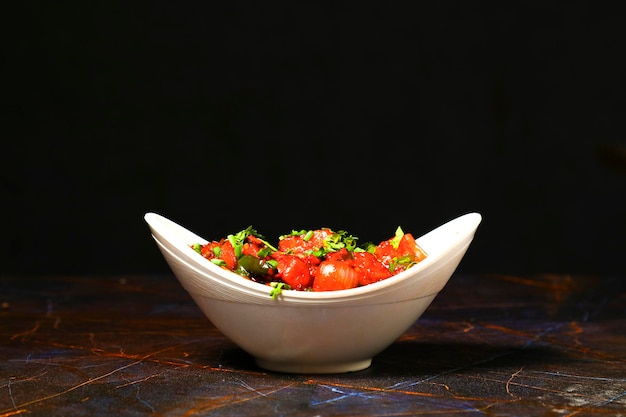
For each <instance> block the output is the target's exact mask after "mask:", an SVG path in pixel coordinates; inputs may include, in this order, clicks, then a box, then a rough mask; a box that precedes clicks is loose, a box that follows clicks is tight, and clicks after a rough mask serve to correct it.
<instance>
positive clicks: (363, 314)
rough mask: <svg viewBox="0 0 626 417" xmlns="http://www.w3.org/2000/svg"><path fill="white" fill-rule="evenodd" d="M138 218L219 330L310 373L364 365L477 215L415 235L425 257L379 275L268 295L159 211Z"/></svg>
mask: <svg viewBox="0 0 626 417" xmlns="http://www.w3.org/2000/svg"><path fill="white" fill-rule="evenodd" d="M144 218H145V221H146V222H147V224H148V226H149V228H150V231H151V233H152V237H153V238H154V240H155V242H156V244H157V246H158V248H159V250H160V251H161V253H162V255H163V257H164V258H165V261H166V262H167V264H168V265H169V267H170V268H171V270H172V272H173V273H174V275H175V276H176V278H177V279H178V280H179V282H180V284H181V285H182V286H183V288H184V289H185V290H186V291H187V292H188V293H189V294H190V296H191V298H192V299H193V300H194V301H195V302H196V304H197V305H198V307H199V308H200V309H201V310H202V312H203V313H204V314H205V315H206V317H207V318H208V319H209V320H210V321H211V323H213V325H214V326H215V327H216V328H217V329H218V330H220V331H221V332H222V333H223V334H224V335H225V336H226V337H228V338H229V339H230V340H232V341H233V342H234V343H235V344H237V345H238V346H239V347H240V348H241V349H243V350H244V351H246V352H248V353H249V354H250V355H252V356H253V357H254V359H255V361H256V363H257V365H258V366H260V367H261V368H264V369H266V370H270V371H277V372H287V373H315V374H322V373H343V372H351V371H359V370H362V369H365V368H367V367H369V366H370V365H371V363H372V359H373V357H374V356H375V355H377V354H378V353H380V352H381V351H383V350H384V349H385V348H387V347H388V346H389V345H391V344H392V343H393V342H394V341H396V340H397V339H398V338H399V337H400V336H401V335H402V334H403V333H404V332H405V331H406V330H408V328H409V327H410V326H411V325H412V324H413V323H414V322H415V321H416V320H417V319H418V318H419V317H420V316H421V315H422V313H423V312H424V311H425V310H426V308H428V306H429V305H430V304H431V302H432V301H433V299H434V298H435V297H436V296H437V294H438V293H439V292H440V291H441V289H442V288H443V287H444V286H445V285H446V283H447V282H448V280H449V279H450V277H451V276H452V275H453V273H454V271H455V270H456V268H457V266H458V265H459V263H460V262H461V259H462V258H463V256H464V255H465V253H466V251H467V249H468V247H469V245H470V243H471V242H472V240H473V238H474V234H475V232H476V229H477V228H478V225H479V224H480V222H481V220H482V218H481V215H480V214H478V213H468V214H464V215H462V216H459V217H457V218H455V219H453V220H450V221H448V222H446V223H444V224H442V225H441V226H439V227H437V228H435V229H434V230H432V231H430V232H428V233H426V234H425V235H423V236H421V237H419V238H417V239H416V241H417V243H418V244H419V245H420V246H421V247H422V249H424V251H425V252H426V254H427V257H426V259H424V260H423V261H421V262H420V263H418V264H416V265H415V266H413V267H411V268H409V269H408V270H406V271H404V272H402V273H399V274H397V275H395V276H392V277H390V278H387V279H385V280H382V281H379V282H375V283H373V284H369V285H365V286H362V287H357V288H352V289H348V290H339V291H324V292H309V291H295V290H283V291H282V292H281V293H280V295H279V296H277V297H275V298H272V297H271V296H270V287H269V286H267V285H264V284H260V283H257V282H253V281H250V280H248V279H245V278H243V277H241V276H239V275H237V274H235V273H234V272H231V271H228V270H226V269H223V268H221V267H219V266H217V265H215V264H213V263H212V262H211V261H209V260H208V259H205V258H204V257H202V256H201V255H200V254H198V253H197V252H196V251H195V250H193V249H192V248H191V247H190V245H192V244H194V243H200V244H204V243H207V240H206V239H204V238H202V237H200V236H198V235H196V234H195V233H193V232H191V231H190V230H188V229H186V228H184V227H182V226H181V225H179V224H177V223H175V222H173V221H171V220H169V219H167V218H165V217H163V216H162V215H160V214H156V213H147V214H146V215H145V217H144ZM218 239H219V238H218Z"/></svg>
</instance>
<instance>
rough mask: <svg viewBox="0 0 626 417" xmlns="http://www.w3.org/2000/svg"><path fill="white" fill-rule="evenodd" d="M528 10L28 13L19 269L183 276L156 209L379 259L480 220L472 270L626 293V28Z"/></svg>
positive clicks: (13, 35) (580, 14)
mask: <svg viewBox="0 0 626 417" xmlns="http://www.w3.org/2000/svg"><path fill="white" fill-rule="evenodd" d="M515 4H516V3H509V2H502V3H500V2H494V3H485V2H473V1H434V2H433V1H431V2H378V3H377V4H373V5H372V4H370V3H364V2H349V3H344V2H334V3H328V4H318V3H313V2H290V3H284V4H280V5H277V4H271V5H270V4H267V3H265V2H238V1H229V2H206V3H205V2H197V3H186V2H171V3H168V2H158V1H155V2H147V3H141V4H140V3H138V2H119V3H116V2H58V1H50V2H40V3H37V2H20V4H19V6H14V10H10V11H9V12H7V13H4V17H3V21H4V25H3V27H4V28H5V30H4V32H5V35H4V36H3V37H4V42H3V43H4V46H3V52H2V56H3V58H2V71H3V73H4V75H3V87H2V96H1V100H2V101H1V106H2V108H1V111H2V119H3V121H2V126H3V127H2V131H3V132H4V133H3V134H2V136H3V139H2V143H3V145H2V151H1V153H0V163H1V166H0V196H1V197H0V198H1V207H2V208H1V212H0V213H1V214H2V224H3V226H2V233H1V238H0V243H1V245H2V246H1V247H0V261H1V264H0V265H1V266H0V272H1V273H12V274H25V275H26V274H35V273H47V274H74V273H76V274H108V273H121V274H126V273H128V274H133V273H155V272H156V273H158V272H164V271H167V267H166V265H165V262H164V261H163V260H162V258H161V257H160V254H159V253H158V251H157V248H156V245H155V244H154V242H153V241H152V240H151V238H150V235H149V231H148V228H147V225H146V224H145V223H144V221H143V215H144V213H146V212H148V211H155V212H158V213H161V214H163V215H165V216H166V217H169V218H171V219H173V220H175V221H177V222H179V223H181V224H183V225H186V226H188V227H189V228H191V229H192V230H194V231H195V232H197V233H198V234H200V235H202V236H204V237H206V238H208V239H213V238H219V237H222V236H224V235H225V234H227V233H232V232H236V231H238V230H241V229H242V228H245V227H247V226H248V225H253V226H254V227H255V228H256V229H257V230H259V231H260V232H262V233H264V234H265V235H266V236H267V237H269V238H274V237H277V236H278V235H279V234H282V233H286V232H288V231H290V230H291V229H293V228H296V229H300V228H310V227H311V228H312V227H320V226H328V227H332V228H334V229H345V230H348V231H349V232H351V233H352V234H355V235H358V236H359V237H360V238H361V240H364V241H380V240H382V239H386V238H388V237H390V236H391V235H392V234H393V232H394V231H395V228H396V227H397V226H398V225H401V226H402V227H403V229H404V230H405V231H410V232H413V233H414V234H415V235H420V234H422V233H424V232H426V231H428V230H430V229H432V228H434V227H436V226H438V225H439V224H441V223H443V222H445V221H447V220H450V219H452V218H454V217H456V216H458V215H460V214H464V213H467V212H470V211H478V212H480V213H481V214H482V215H483V223H482V225H481V226H480V228H479V231H478V233H477V235H476V239H475V241H474V243H473V244H472V247H471V248H470V251H469V252H468V254H467V255H466V258H465V259H464V261H463V263H462V264H461V267H460V270H461V271H464V272H496V273H534V272H548V273H550V272H555V273H579V274H588V273H589V274H614V273H623V272H624V269H625V268H624V260H623V256H624V250H625V249H626V245H625V238H624V236H625V233H626V220H625V216H624V215H625V213H626V204H625V203H624V198H623V196H624V190H625V181H626V175H624V172H623V171H622V170H620V169H619V167H616V166H614V165H612V164H609V163H607V161H606V158H603V153H602V150H603V149H605V147H607V146H613V145H617V146H623V145H624V141H625V132H626V129H625V127H624V120H625V117H624V116H625V110H626V102H625V99H624V92H625V90H624V75H625V69H626V67H625V66H624V64H623V63H622V57H623V55H624V50H625V48H624V42H623V41H622V38H623V35H624V28H625V27H626V19H625V18H624V15H623V14H620V13H618V12H617V11H616V10H611V9H609V8H607V4H612V3H607V2H591V1H572V2H565V3H563V5H559V3H557V2H550V1H547V2H546V1H542V2H520V3H518V4H517V5H515ZM609 156H610V155H609Z"/></svg>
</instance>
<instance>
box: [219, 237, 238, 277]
mask: <svg viewBox="0 0 626 417" xmlns="http://www.w3.org/2000/svg"><path fill="white" fill-rule="evenodd" d="M220 249H221V250H222V253H221V255H220V259H221V260H223V261H224V262H226V265H227V266H228V269H230V270H231V271H232V270H234V269H235V268H236V267H237V255H235V248H233V245H232V244H231V243H230V241H229V240H228V239H224V240H223V241H222V245H221V247H220Z"/></svg>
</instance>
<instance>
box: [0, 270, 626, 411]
mask: <svg viewBox="0 0 626 417" xmlns="http://www.w3.org/2000/svg"><path fill="white" fill-rule="evenodd" d="M0 303H1V306H0V416H2V417H5V416H14V415H29V416H97V415H106V416H143V415H155V416H204V415H211V416H214V415H215V416H222V415H224V416H226V415H242V416H258V415H272V416H283V415H284V416H338V415H342V416H346V415H361V416H400V415H494V416H505V415H507V416H508V415H510V416H596V415H598V416H599V415H602V416H608V415H611V416H615V415H626V277H587V276H565V275H538V276H524V277H520V276H505V275H472V276H466V275H455V276H453V277H452V279H451V280H450V282H449V283H448V285H447V287H446V288H445V289H444V290H443V291H442V293H441V294H440V295H439V296H438V298H436V299H435V301H434V302H433V304H432V305H431V307H430V308H429V309H428V310H427V312H426V313H425V314H424V315H423V316H422V318H420V319H419V320H418V321H417V322H416V323H415V324H414V325H413V327H411V329H410V330H409V331H407V332H406V333H405V334H404V335H403V336H402V337H401V338H400V339H399V340H398V341H397V342H396V343H394V344H393V345H392V346H391V347H389V348H388V349H387V350H385V351H384V352H382V353H381V354H379V355H378V356H376V357H375V358H374V361H373V364H372V366H371V367H370V368H369V369H367V370H365V371H361V372H356V373H349V374H338V375H289V374H278V373H272V372H267V371H264V370H262V369H259V368H257V367H256V366H255V364H254V362H253V360H252V359H251V357H249V356H248V355H247V354H246V353H245V352H243V351H241V350H240V349H238V348H237V347H236V346H235V345H233V344H232V343H231V342H230V341H229V340H228V339H226V338H225V337H224V336H223V335H222V334H220V332H219V331H217V330H216V329H215V328H214V327H213V326H212V325H211V323H210V322H209V321H208V320H207V319H206V318H205V317H204V316H203V315H202V314H201V313H200V311H199V310H198V309H197V308H196V306H195V304H194V303H193V302H192V300H191V298H189V296H188V295H187V293H185V292H184V291H183V290H182V288H181V287H180V285H179V284H178V281H177V280H176V279H175V278H174V277H173V276H118V277H110V276H109V277H93V276H85V277H15V276H2V277H0Z"/></svg>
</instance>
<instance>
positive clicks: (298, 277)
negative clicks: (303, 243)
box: [274, 255, 313, 290]
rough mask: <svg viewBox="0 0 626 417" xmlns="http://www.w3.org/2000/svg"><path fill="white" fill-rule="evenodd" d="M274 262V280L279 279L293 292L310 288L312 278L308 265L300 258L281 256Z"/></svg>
mask: <svg viewBox="0 0 626 417" xmlns="http://www.w3.org/2000/svg"><path fill="white" fill-rule="evenodd" d="M276 260H277V261H278V265H277V266H276V269H277V270H278V273H277V274H276V275H275V276H274V278H280V279H281V280H283V281H284V282H285V283H286V284H289V285H290V286H291V288H292V289H294V290H303V289H305V288H307V287H310V286H311V282H312V281H313V277H312V276H311V273H310V271H309V265H308V264H307V263H306V262H305V261H303V260H302V259H301V258H299V257H297V256H294V255H282V256H279V257H277V259H276Z"/></svg>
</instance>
